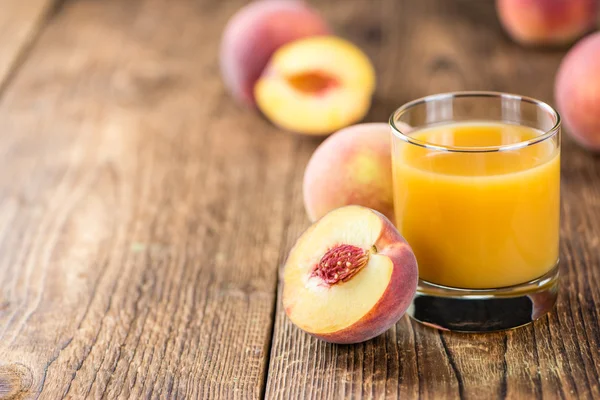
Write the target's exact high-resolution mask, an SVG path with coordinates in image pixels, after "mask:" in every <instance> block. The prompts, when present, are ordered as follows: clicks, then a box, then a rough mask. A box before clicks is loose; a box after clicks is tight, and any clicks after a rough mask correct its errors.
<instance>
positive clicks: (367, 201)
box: [303, 123, 394, 221]
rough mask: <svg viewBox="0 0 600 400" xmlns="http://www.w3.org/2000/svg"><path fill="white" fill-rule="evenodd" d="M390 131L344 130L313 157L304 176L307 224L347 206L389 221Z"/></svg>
mask: <svg viewBox="0 0 600 400" xmlns="http://www.w3.org/2000/svg"><path fill="white" fill-rule="evenodd" d="M391 153H392V150H391V133H390V127H389V125H388V124H385V123H366V124H358V125H354V126H350V127H348V128H344V129H342V130H340V131H338V132H336V133H334V134H333V135H331V136H330V137H329V138H327V140H325V141H324V142H323V143H321V145H320V146H319V147H318V148H317V150H315V152H314V153H313V155H312V157H311V159H310V161H309V162H308V165H307V166H306V170H305V172H304V182H303V196H304V207H305V209H306V213H307V214H308V217H309V219H310V220H311V221H315V220H317V219H319V218H321V217H322V216H324V215H325V214H327V213H328V212H329V211H331V210H333V209H335V208H338V207H341V206H346V205H350V204H357V205H361V206H365V207H369V208H373V209H375V210H377V211H379V212H381V213H382V214H384V215H385V216H386V217H388V218H389V219H391V220H393V216H394V203H393V197H392V196H393V194H392V154H391Z"/></svg>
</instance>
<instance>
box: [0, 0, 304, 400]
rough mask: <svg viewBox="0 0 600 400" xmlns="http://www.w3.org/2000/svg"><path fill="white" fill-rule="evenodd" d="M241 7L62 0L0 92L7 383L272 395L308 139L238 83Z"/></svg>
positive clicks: (0, 305)
mask: <svg viewBox="0 0 600 400" xmlns="http://www.w3.org/2000/svg"><path fill="white" fill-rule="evenodd" d="M238 6H239V3H238V4H231V5H223V6H222V7H221V6H219V7H217V4H216V3H214V2H212V1H197V0H189V1H188V0H182V1H177V2H171V1H168V2H167V1H162V0H147V1H141V0H140V1H132V0H127V1H118V0H108V1H94V0H82V1H75V2H67V3H66V4H64V6H63V7H62V9H61V10H60V12H58V13H57V14H56V15H54V17H53V19H52V20H51V21H50V23H49V25H48V26H47V27H46V28H45V29H44V32H43V35H42V36H41V37H40V38H39V40H38V41H36V43H35V45H34V47H33V49H32V51H31V53H30V54H29V56H28V58H27V59H26V60H25V62H24V63H23V65H22V67H21V68H20V70H19V72H18V74H16V75H15V78H14V80H13V81H11V83H10V85H9V86H8V89H7V90H6V91H5V93H4V94H3V97H2V102H1V105H0V126H2V136H1V137H0V157H1V159H2V162H3V166H4V168H3V173H2V174H1V175H0V253H1V254H2V257H1V258H0V365H1V366H0V397H11V398H21V397H27V398H29V397H37V396H38V395H39V398H40V399H59V398H63V397H65V398H73V399H80V398H86V397H90V398H102V397H104V398H132V399H133V398H166V397H172V398H224V399H225V398H226V399H231V398H242V397H243V398H258V397H260V395H261V392H262V391H263V390H264V383H265V368H266V364H267V357H268V349H269V345H270V335H271V327H272V316H273V307H274V304H275V294H276V283H277V268H276V265H277V264H278V261H279V260H280V259H281V257H282V253H281V252H282V250H283V246H282V243H281V242H282V238H283V237H285V236H286V229H287V228H286V227H287V221H288V219H289V218H290V217H289V215H290V212H291V211H290V209H289V208H288V207H287V203H288V199H289V197H290V190H291V185H290V183H291V182H292V180H291V179H290V177H291V176H292V175H293V174H294V173H295V171H296V170H297V168H300V166H299V165H297V164H296V155H295V154H296V152H297V151H296V147H297V145H298V143H299V139H298V138H295V137H293V136H291V135H286V134H283V133H281V132H279V131H278V130H276V129H275V128H274V127H272V126H271V125H270V124H268V123H267V122H266V121H264V120H262V119H260V118H258V117H257V116H256V115H255V113H254V112H252V111H249V110H243V109H241V108H239V107H237V106H236V105H235V104H233V102H231V101H230V99H229V98H228V97H227V96H226V94H225V92H224V89H223V86H222V84H221V81H220V79H219V72H218V65H217V57H216V54H217V46H218V42H219V35H220V32H221V29H222V26H223V25H224V24H225V22H226V19H227V18H228V17H229V16H230V15H231V14H232V13H233V12H234V10H235V9H236V8H237V7H238ZM275 166H276V167H275Z"/></svg>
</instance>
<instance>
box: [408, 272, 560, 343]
mask: <svg viewBox="0 0 600 400" xmlns="http://www.w3.org/2000/svg"><path fill="white" fill-rule="evenodd" d="M557 296H558V262H557V263H556V265H555V266H554V268H552V270H550V271H549V272H548V273H547V274H545V275H544V276H541V277H539V278H538V279H534V280H532V281H529V282H526V283H522V284H519V285H515V286H508V287H503V288H496V289H459V288H453V287H448V286H441V285H436V284H434V283H431V282H427V281H424V280H419V285H418V287H417V294H416V295H415V298H414V299H413V302H412V304H411V306H410V307H409V309H408V311H407V313H408V315H410V316H411V317H412V318H413V319H415V320H417V321H418V322H420V323H422V324H424V325H428V326H431V327H433V328H437V329H442V330H449V331H458V332H493V331H502V330H506V329H512V328H516V327H519V326H522V325H526V324H528V323H530V322H533V321H535V320H536V319H538V318H540V317H541V316H543V315H544V314H546V313H547V312H548V311H550V310H551V309H552V307H554V304H555V303H556V298H557Z"/></svg>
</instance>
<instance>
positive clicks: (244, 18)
mask: <svg viewBox="0 0 600 400" xmlns="http://www.w3.org/2000/svg"><path fill="white" fill-rule="evenodd" d="M328 32H329V28H328V27H327V23H326V22H325V20H324V19H323V17H321V15H319V13H318V12H317V11H315V10H313V9H312V8H310V7H309V6H308V5H307V4H305V3H304V2H302V1H297V0H259V1H253V2H251V3H250V4H248V5H246V6H244V7H242V8H241V9H240V10H239V11H238V12H237V13H236V14H235V15H234V16H233V17H231V19H230V20H229V22H228V23H227V26H226V27H225V30H224V32H223V37H222V39H221V48H220V62H221V73H222V76H223V81H224V83H225V86H226V87H227V89H229V91H230V92H231V94H232V96H233V97H234V98H235V99H236V100H238V101H239V102H241V103H245V104H247V105H254V95H253V90H254V84H255V82H256V80H257V79H258V78H259V77H260V75H261V74H262V72H263V70H264V68H265V66H266V65H267V63H268V62H269V58H270V57H271V55H272V54H273V52H275V50H277V49H278V48H279V47H281V46H282V45H284V44H286V43H289V42H291V41H294V40H297V39H300V38H303V37H308V36H313V35H324V34H327V33H328Z"/></svg>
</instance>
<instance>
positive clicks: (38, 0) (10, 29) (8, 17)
mask: <svg viewBox="0 0 600 400" xmlns="http://www.w3.org/2000/svg"><path fill="white" fill-rule="evenodd" d="M56 1H57V0H27V1H23V0H2V2H1V3H0V9H1V11H0V89H1V88H2V87H4V85H5V84H6V81H7V80H8V79H9V76H10V74H11V73H12V72H13V71H14V69H15V68H16V66H17V64H18V60H19V59H21V58H22V56H23V54H24V52H25V50H26V49H27V47H28V46H29V45H30V44H31V42H32V40H33V39H34V38H35V37H36V35H37V34H38V32H39V30H40V29H41V28H42V26H43V23H44V21H45V17H46V16H47V14H48V12H49V11H50V9H51V8H52V5H53V4H54V3H55V2H56Z"/></svg>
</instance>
